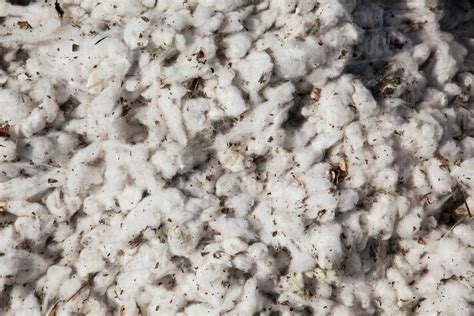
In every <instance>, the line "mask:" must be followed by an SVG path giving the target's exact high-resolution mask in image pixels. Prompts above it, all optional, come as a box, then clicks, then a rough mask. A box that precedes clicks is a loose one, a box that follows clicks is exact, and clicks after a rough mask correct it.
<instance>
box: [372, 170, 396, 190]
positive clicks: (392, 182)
mask: <svg viewBox="0 0 474 316" xmlns="http://www.w3.org/2000/svg"><path fill="white" fill-rule="evenodd" d="M397 183H398V172H397V171H396V170H393V169H384V170H382V171H379V172H378V173H377V174H376V175H375V177H374V179H373V180H372V184H373V185H374V186H375V187H376V188H378V189H382V190H386V191H394V190H395V189H396V186H397Z"/></svg>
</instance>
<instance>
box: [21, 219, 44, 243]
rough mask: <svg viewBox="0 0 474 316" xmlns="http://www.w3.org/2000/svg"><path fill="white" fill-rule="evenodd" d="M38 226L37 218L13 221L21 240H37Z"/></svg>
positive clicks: (39, 231) (39, 232) (39, 233)
mask: <svg viewBox="0 0 474 316" xmlns="http://www.w3.org/2000/svg"><path fill="white" fill-rule="evenodd" d="M40 225H41V224H40V221H39V220H38V219H37V218H31V217H20V218H18V219H17V220H16V221H15V230H16V231H17V232H18V233H19V234H20V236H21V237H22V238H26V239H31V240H37V239H39V237H40V235H41V227H40Z"/></svg>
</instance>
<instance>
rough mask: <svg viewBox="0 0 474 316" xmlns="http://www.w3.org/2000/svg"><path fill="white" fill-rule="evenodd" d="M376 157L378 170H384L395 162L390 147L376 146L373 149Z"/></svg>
mask: <svg viewBox="0 0 474 316" xmlns="http://www.w3.org/2000/svg"><path fill="white" fill-rule="evenodd" d="M373 151H374V154H375V157H376V160H375V163H376V165H377V167H379V168H386V167H388V166H390V165H391V164H392V163H393V161H394V160H395V153H394V152H393V149H392V147H390V146H389V145H385V144H378V145H375V146H374V147H373Z"/></svg>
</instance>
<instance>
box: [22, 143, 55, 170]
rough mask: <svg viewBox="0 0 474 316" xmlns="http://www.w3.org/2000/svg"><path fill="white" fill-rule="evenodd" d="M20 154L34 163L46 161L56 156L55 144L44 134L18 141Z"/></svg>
mask: <svg viewBox="0 0 474 316" xmlns="http://www.w3.org/2000/svg"><path fill="white" fill-rule="evenodd" d="M18 154H19V156H20V157H21V158H23V159H27V160H31V161H33V162H34V163H39V164H41V163H45V162H47V161H48V160H49V159H50V158H51V157H53V156H54V144H53V142H51V140H50V139H49V138H47V137H44V136H37V137H34V138H30V139H28V140H21V141H20V142H19V143H18Z"/></svg>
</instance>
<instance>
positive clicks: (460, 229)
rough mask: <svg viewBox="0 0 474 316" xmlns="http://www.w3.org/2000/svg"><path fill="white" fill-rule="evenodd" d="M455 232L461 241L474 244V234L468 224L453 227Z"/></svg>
mask: <svg viewBox="0 0 474 316" xmlns="http://www.w3.org/2000/svg"><path fill="white" fill-rule="evenodd" d="M453 234H454V235H455V236H456V237H458V238H459V241H460V242H461V243H463V244H465V245H467V246H469V247H473V245H474V234H472V232H471V228H470V227H469V225H468V224H459V225H457V226H456V227H455V228H454V229H453Z"/></svg>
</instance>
